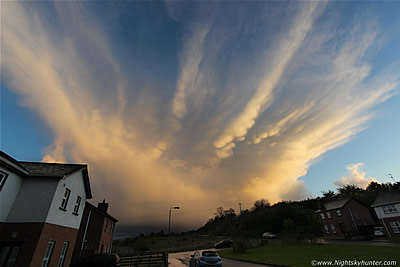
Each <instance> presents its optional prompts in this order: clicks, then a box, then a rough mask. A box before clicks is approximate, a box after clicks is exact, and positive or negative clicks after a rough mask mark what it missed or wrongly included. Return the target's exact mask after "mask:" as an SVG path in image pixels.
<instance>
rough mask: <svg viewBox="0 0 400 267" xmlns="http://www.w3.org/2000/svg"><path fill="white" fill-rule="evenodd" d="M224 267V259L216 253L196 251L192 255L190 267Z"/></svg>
mask: <svg viewBox="0 0 400 267" xmlns="http://www.w3.org/2000/svg"><path fill="white" fill-rule="evenodd" d="M211 266H212V267H222V259H221V257H220V256H218V253H217V252H216V251H212V250H205V251H202V252H200V251H196V252H195V253H194V254H193V255H190V262H189V267H211Z"/></svg>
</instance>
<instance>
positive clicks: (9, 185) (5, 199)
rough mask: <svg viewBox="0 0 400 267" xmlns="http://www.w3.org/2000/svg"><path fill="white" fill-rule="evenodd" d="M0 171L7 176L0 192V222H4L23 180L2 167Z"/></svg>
mask: <svg viewBox="0 0 400 267" xmlns="http://www.w3.org/2000/svg"><path fill="white" fill-rule="evenodd" d="M0 170H1V171H2V172H5V173H7V174H8V177H7V180H6V182H5V184H4V186H3V188H2V189H1V191H0V222H5V221H6V218H7V216H8V214H9V212H10V209H11V207H12V205H13V203H14V201H15V198H16V197H17V195H18V192H19V190H20V188H21V185H22V181H23V178H22V177H20V176H18V175H17V174H14V173H12V172H10V171H9V170H7V169H4V168H2V167H0Z"/></svg>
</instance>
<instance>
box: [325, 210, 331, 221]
mask: <svg viewBox="0 0 400 267" xmlns="http://www.w3.org/2000/svg"><path fill="white" fill-rule="evenodd" d="M326 217H328V219H330V218H332V215H331V212H330V211H328V212H326Z"/></svg>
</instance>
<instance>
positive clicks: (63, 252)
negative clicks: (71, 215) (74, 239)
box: [57, 241, 69, 267]
mask: <svg viewBox="0 0 400 267" xmlns="http://www.w3.org/2000/svg"><path fill="white" fill-rule="evenodd" d="M68 247H69V241H65V242H64V246H63V248H62V250H61V254H60V259H59V260H58V265H57V267H63V266H64V261H65V256H66V255H67V251H68Z"/></svg>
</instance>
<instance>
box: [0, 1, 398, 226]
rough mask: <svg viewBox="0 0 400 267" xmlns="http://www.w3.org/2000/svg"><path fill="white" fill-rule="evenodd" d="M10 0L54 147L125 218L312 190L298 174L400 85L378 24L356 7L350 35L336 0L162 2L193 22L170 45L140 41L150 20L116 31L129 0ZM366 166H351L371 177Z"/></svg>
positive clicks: (169, 14) (159, 219)
mask: <svg viewBox="0 0 400 267" xmlns="http://www.w3.org/2000/svg"><path fill="white" fill-rule="evenodd" d="M136 4H137V3H129V4H128V5H136ZM142 4H143V3H142ZM1 5H2V72H3V73H2V82H4V83H5V84H6V85H7V87H9V88H11V89H12V90H13V91H14V92H16V93H17V94H18V95H19V96H20V99H21V101H22V104H23V105H24V106H26V107H29V108H30V109H31V110H32V111H34V112H36V113H37V114H39V116H40V118H41V119H42V120H43V122H44V123H45V124H46V125H48V127H49V128H50V129H51V131H52V134H53V136H54V140H53V142H52V144H51V145H50V146H49V147H47V148H44V149H43V151H42V152H43V160H44V161H68V162H80V163H87V164H88V165H89V171H90V178H91V184H92V187H93V191H94V197H95V200H102V199H103V198H106V199H107V200H108V201H110V202H111V206H110V207H111V211H112V213H113V215H115V216H116V217H117V218H119V219H120V221H122V222H124V223H132V224H138V225H139V224H140V225H143V224H146V223H147V224H149V223H153V224H162V223H163V222H164V221H165V218H166V216H167V212H168V209H169V207H170V206H175V205H179V206H181V210H180V211H179V212H176V223H177V224H181V225H185V226H186V227H187V228H190V227H198V226H200V225H201V224H203V223H204V222H205V221H206V220H207V218H209V217H210V216H212V214H213V212H214V211H215V208H216V207H218V206H224V207H233V206H235V205H237V203H239V202H241V203H248V205H251V203H253V202H254V201H255V200H257V199H261V198H266V199H268V200H269V201H270V202H272V203H273V202H276V201H280V200H282V199H283V200H288V199H291V200H295V199H302V198H306V197H309V196H311V195H310V193H309V192H308V190H307V188H306V185H305V183H304V181H302V180H299V178H300V177H302V176H304V175H306V174H307V170H308V169H309V167H310V164H311V162H312V161H313V160H315V159H316V158H318V157H320V156H321V155H322V154H324V153H325V152H327V151H329V150H331V149H333V148H336V147H338V146H340V145H343V144H345V143H346V142H348V141H349V140H351V138H352V137H354V136H355V135H356V134H357V133H359V132H360V131H362V130H363V129H364V128H365V127H366V123H367V122H368V121H369V120H370V119H372V118H373V117H374V113H373V108H374V107H375V106H376V105H378V104H379V103H382V102H384V101H385V100H387V99H388V98H390V97H391V96H392V94H393V92H394V90H395V89H397V88H398V85H399V73H398V72H395V71H393V72H392V71H391V70H390V69H387V70H384V71H382V72H380V73H372V71H371V69H372V67H373V66H372V63H371V62H370V57H368V55H369V51H370V50H372V49H373V48H374V46H375V43H376V40H377V39H378V38H379V27H378V25H374V24H372V23H371V24H368V25H366V24H364V23H361V24H358V22H357V21H355V22H354V23H352V24H349V25H348V26H346V29H345V30H343V32H344V33H341V34H342V35H341V36H340V38H341V42H340V43H338V42H336V41H335V40H336V38H337V34H338V33H337V32H335V31H334V30H333V29H332V28H335V27H334V26H332V25H335V23H336V21H335V19H334V18H332V17H329V18H326V19H324V16H323V14H324V12H325V10H326V9H327V8H328V7H329V6H326V5H327V4H326V3H324V2H318V1H313V2H293V3H290V4H288V5H289V6H290V8H288V9H287V11H285V12H283V11H282V6H281V4H280V3H275V2H266V3H264V2H260V3H258V2H256V3H252V4H251V5H250V4H249V5H248V4H247V3H244V2H243V3H241V2H238V3H234V4H232V6H231V8H227V9H224V4H223V2H222V3H221V2H219V3H214V4H211V3H210V5H211V6H210V8H209V9H207V8H206V7H204V6H205V5H202V6H201V8H199V6H198V4H197V3H193V4H185V5H182V6H181V5H178V6H174V5H167V6H168V8H167V9H166V10H164V9H162V8H161V7H163V5H160V6H156V8H161V10H162V11H163V12H165V18H159V17H157V19H164V20H166V21H167V22H168V21H170V23H172V24H173V25H175V24H179V28H180V29H181V31H178V32H177V33H175V35H172V34H171V36H170V38H171V39H172V40H174V44H175V45H176V48H174V49H173V51H174V53H175V54H174V57H171V56H170V50H167V51H166V52H165V53H164V54H162V53H161V52H159V53H157V56H154V57H152V55H153V54H155V53H156V52H157V51H154V48H153V47H151V46H149V47H148V46H147V44H146V45H143V44H141V43H139V41H140V40H147V39H145V38H149V36H152V31H151V30H148V31H146V27H150V26H149V25H147V24H145V23H143V22H141V21H140V20H138V21H135V22H134V23H133V22H132V25H134V26H135V25H136V24H138V25H141V27H139V28H140V30H139V29H138V30H137V31H135V32H133V33H132V32H129V34H131V35H132V34H133V35H134V36H133V37H132V36H131V35H129V34H126V36H125V35H124V36H118V38H117V37H116V36H115V35H116V33H115V32H116V31H118V30H120V27H119V26H118V25H116V26H113V24H112V23H116V24H117V23H118V22H121V21H119V20H118V19H117V18H116V17H118V18H119V17H121V16H122V17H123V16H126V13H124V12H127V11H126V10H129V9H124V12H122V11H121V10H119V9H118V6H114V5H112V3H103V5H109V8H110V9H107V12H106V14H102V15H103V19H104V20H105V21H107V22H110V24H107V23H101V21H100V20H99V16H100V15H99V14H98V13H97V12H101V10H100V11H98V10H97V9H96V4H95V3H94V4H93V3H86V2H75V1H74V2H65V1H64V2H54V3H51V4H48V3H46V2H40V3H39V2H33V3H28V2H2V4H1ZM234 7H240V8H238V9H236V8H234ZM196 8H199V9H201V10H202V12H194V11H193V10H195V9H196ZM247 8H249V9H250V8H252V9H251V10H249V14H250V13H251V12H256V13H255V14H254V15H251V16H250V15H246V13H245V12H244V11H243V10H246V9H247ZM176 9H179V10H176ZM222 9H223V11H224V13H223V14H224V15H223V16H217V15H215V14H218V10H219V11H221V12H222ZM50 11H51V12H50ZM250 11H251V12H250ZM44 12H50V13H51V14H53V15H51V16H50V15H47V16H45V15H44ZM160 12H161V11H160ZM119 13H121V14H119ZM209 13H210V16H205V15H204V14H207V15H208V14H209ZM275 13H276V14H278V15H279V16H278V15H275ZM46 14H48V13H46ZM213 14H214V15H213ZM221 14H222V13H221ZM251 14H253V13H251ZM117 15H118V16H117ZM114 16H115V17H114ZM158 16H159V14H158ZM188 17H190V19H189V18H188ZM107 19H108V20H107ZM278 19H279V20H278ZM370 19H371V20H372V18H370ZM317 20H318V23H317V22H316V21H317ZM122 22H124V23H126V22H125V21H122ZM122 22H121V23H122ZM135 23H136V24H135ZM140 23H143V25H142V24H140ZM122 24H123V23H122ZM128 24H129V23H128ZM277 24H279V28H280V31H276V30H275V27H277ZM146 25H147V26H146ZM113 27H114V28H113ZM121 27H122V26H121ZM132 27H133V26H132ZM127 28H128V29H129V27H127ZM139 34H141V35H139ZM128 35H129V36H130V37H129V38H131V39H129V38H128V37H127V36H128ZM136 35H137V36H140V37H141V38H138V39H139V41H138V40H137V39H135V38H136ZM124 38H127V39H124ZM150 39H151V38H150ZM151 41H153V42H154V43H157V44H158V42H159V40H158V39H157V40H151ZM165 41H168V40H165ZM166 46H167V45H165V47H166ZM165 47H164V46H163V48H165ZM167 48H168V47H167ZM167 48H165V49H167ZM168 49H169V48H168ZM121 51H122V52H121ZM163 60H169V61H168V62H167V63H164V62H163ZM143 69H146V70H149V71H148V72H143ZM357 166H358V167H357ZM357 166H356V167H354V168H353V167H352V168H353V169H349V170H350V171H351V174H349V176H348V178H346V177H343V178H342V179H344V178H346V179H344V180H343V182H348V181H350V182H353V181H354V182H357V184H360V183H359V182H360V181H367V180H368V179H372V178H366V177H365V173H363V172H360V169H359V165H357ZM353 174H354V175H356V174H357V175H358V176H357V175H356V176H357V177H358V178H360V179H358V178H357V179H358V180H354V179H353V178H350V176H351V177H353V176H352V175H353ZM354 177H355V176H354ZM341 181H342V180H341ZM368 181H369V180H368ZM205 207H207V209H205Z"/></svg>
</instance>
